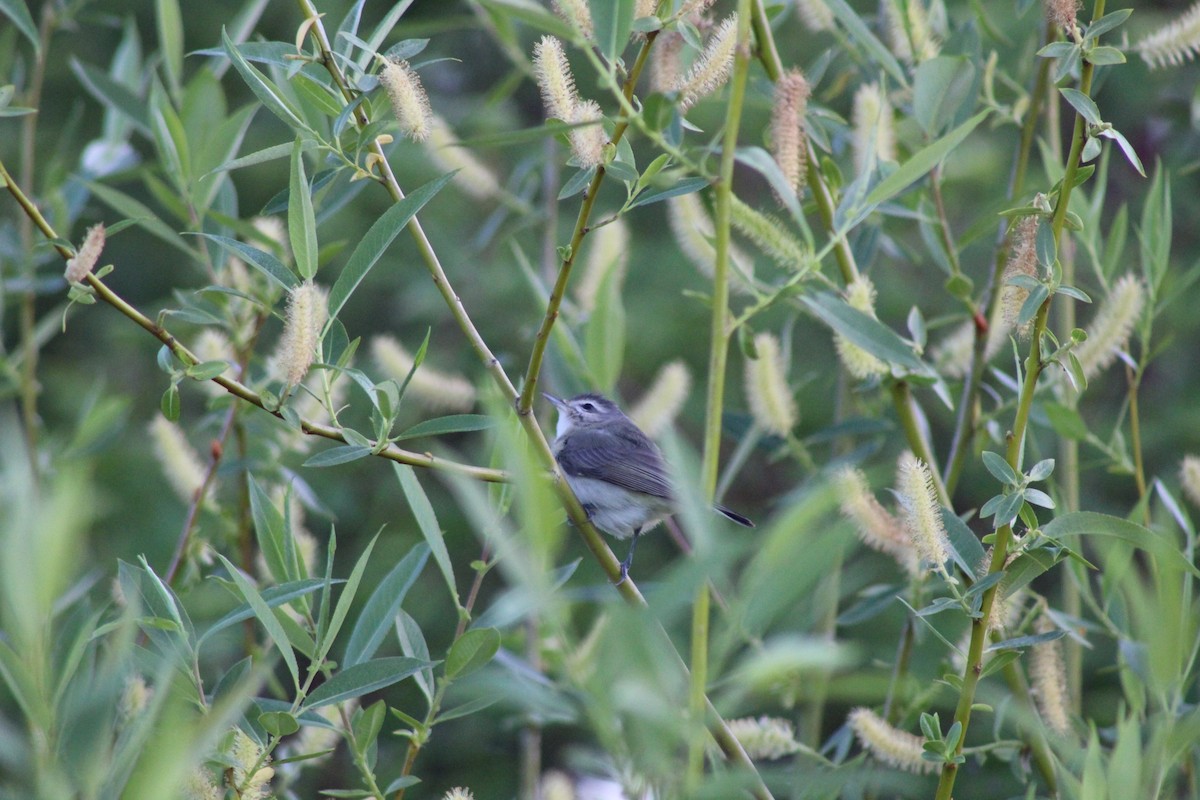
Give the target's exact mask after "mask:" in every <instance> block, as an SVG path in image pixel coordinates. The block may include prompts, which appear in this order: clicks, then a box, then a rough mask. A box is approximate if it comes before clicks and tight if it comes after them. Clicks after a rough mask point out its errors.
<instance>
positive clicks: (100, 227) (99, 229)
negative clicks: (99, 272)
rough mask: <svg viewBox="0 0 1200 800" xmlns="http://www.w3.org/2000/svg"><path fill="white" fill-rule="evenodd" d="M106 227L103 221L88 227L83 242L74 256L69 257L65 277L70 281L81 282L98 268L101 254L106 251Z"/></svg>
mask: <svg viewBox="0 0 1200 800" xmlns="http://www.w3.org/2000/svg"><path fill="white" fill-rule="evenodd" d="M104 239H105V228H104V223H103V222H97V223H96V224H95V225H93V226H92V227H90V228H88V229H87V233H86V234H85V235H84V237H83V244H81V245H80V246H79V250H77V251H76V252H75V257H74V258H69V259H67V269H66V271H65V272H64V273H63V277H64V278H66V279H67V282H68V283H79V282H80V281H82V280H83V279H84V278H86V277H87V276H88V275H91V274H92V270H94V269H95V268H96V263H97V262H98V261H99V260H100V254H101V253H102V252H103V251H104Z"/></svg>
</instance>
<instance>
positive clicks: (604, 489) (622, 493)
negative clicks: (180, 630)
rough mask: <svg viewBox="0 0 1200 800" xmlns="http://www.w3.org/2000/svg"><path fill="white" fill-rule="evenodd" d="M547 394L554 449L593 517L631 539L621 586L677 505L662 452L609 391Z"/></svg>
mask: <svg viewBox="0 0 1200 800" xmlns="http://www.w3.org/2000/svg"><path fill="white" fill-rule="evenodd" d="M542 396H543V397H545V398H546V399H547V400H549V401H550V402H551V403H552V404H553V405H554V407H555V408H556V409H558V424H557V426H556V427H555V432H554V433H555V438H554V442H553V444H552V445H551V450H552V451H553V453H554V458H555V460H557V461H558V466H559V468H560V469H561V470H562V473H563V475H564V477H565V478H566V479H567V484H568V485H570V487H571V490H572V491H573V492H574V493H575V496H576V497H577V498H578V499H579V503H580V505H582V506H583V510H584V511H585V512H587V515H588V520H589V521H590V522H591V523H592V524H593V525H595V526H596V527H597V528H598V529H599V530H601V531H603V532H604V533H606V534H608V535H609V536H613V537H615V538H617V539H621V540H624V539H629V540H630V542H629V554H628V555H627V556H626V557H625V560H624V561H622V562H621V574H620V579H619V580H618V581H617V584H618V585H620V584H621V583H624V581H625V579H626V577H628V575H629V568H630V566H631V565H632V564H633V551H634V548H635V547H637V541H638V537H639V536H641V535H642V534H643V533H645V532H646V531H648V530H650V529H651V528H653V527H654V526H655V525H657V524H658V523H659V522H661V521H662V520H663V519H664V518H666V517H669V516H670V515H671V514H672V513H674V512H675V510H676V509H677V499H676V496H675V491H674V489H673V488H672V486H671V479H670V477H669V476H668V474H667V467H666V463H665V462H664V461H663V456H662V451H660V450H659V449H658V445H656V444H655V443H654V442H653V440H651V439H650V437H649V436H647V435H646V434H645V433H644V432H643V431H642V430H641V428H639V427H638V426H637V425H636V424H635V423H634V421H633V420H631V419H630V418H629V417H627V416H625V413H624V412H623V411H621V409H620V408H619V407H618V406H617V404H616V403H614V402H613V401H612V400H609V399H608V398H607V397H605V396H603V395H600V394H595V393H592V392H588V393H585V394H581V395H577V396H575V397H572V398H571V399H570V400H563V399H561V398H558V397H555V396H554V395H552V394H548V393H546V392H542ZM713 508H714V510H716V511H717V512H719V513H721V514H723V515H724V516H726V517H728V518H729V519H731V520H733V521H734V522H736V523H737V524H739V525H742V526H745V527H747V528H753V527H754V523H753V522H751V521H750V520H749V519H747V518H746V517H744V516H742V515H741V514H738V513H737V512H736V511H732V510H730V509H728V508H725V507H724V506H722V505H714V506H713Z"/></svg>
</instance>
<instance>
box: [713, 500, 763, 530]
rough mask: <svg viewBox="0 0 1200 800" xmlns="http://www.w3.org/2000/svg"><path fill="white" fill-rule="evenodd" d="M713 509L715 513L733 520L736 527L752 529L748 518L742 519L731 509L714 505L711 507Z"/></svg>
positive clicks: (751, 523)
mask: <svg viewBox="0 0 1200 800" xmlns="http://www.w3.org/2000/svg"><path fill="white" fill-rule="evenodd" d="M713 509H714V510H715V511H717V512H718V513H720V514H722V515H724V516H726V517H728V518H729V519H731V520H733V521H734V522H736V523H737V524H738V525H741V526H742V527H745V528H753V527H754V523H753V522H751V521H750V519H749V518H748V517H743V516H742V515H741V514H739V513H737V512H736V511H733V510H732V509H728V508H726V507H725V506H723V505H715V506H713Z"/></svg>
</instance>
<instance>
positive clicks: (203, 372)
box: [184, 361, 229, 381]
mask: <svg viewBox="0 0 1200 800" xmlns="http://www.w3.org/2000/svg"><path fill="white" fill-rule="evenodd" d="M227 369H229V362H228V361H203V362H201V363H199V364H193V365H192V366H190V367H188V368H187V369H186V370H184V371H185V372H186V373H187V376H188V377H189V378H191V379H192V380H196V381H211V380H212V379H213V378H215V377H217V376H218V375H220V374H221V373H222V372H224V371H225V370H227Z"/></svg>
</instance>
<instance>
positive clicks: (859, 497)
mask: <svg viewBox="0 0 1200 800" xmlns="http://www.w3.org/2000/svg"><path fill="white" fill-rule="evenodd" d="M833 485H834V488H835V490H836V491H837V495H838V501H839V504H840V506H841V510H842V515H843V516H845V517H846V519H848V520H850V522H851V523H853V524H854V528H855V530H856V531H857V533H858V537H859V539H861V540H862V542H863V544H865V545H867V546H868V547H870V548H871V549H872V550H877V551H879V552H881V553H886V554H887V555H890V556H891V557H892V558H894V559H896V562H897V563H898V564H899V565H900V566H901V567H903V568H904V571H905V572H907V573H908V574H909V575H910V576H912V577H915V576H917V575H919V574H920V572H921V563H920V559H919V558H918V556H917V552H916V550H915V549H914V548H913V545H912V540H911V539H910V538H909V536H908V535H907V534H906V533H905V529H904V523H902V522H901V521H900V520H898V519H896V517H895V516H893V515H892V514H891V513H890V512H889V511H888V510H887V509H885V508H884V507H883V505H882V504H880V502H879V501H878V500H876V499H875V495H874V494H872V493H871V487H870V485H869V484H868V483H867V478H866V476H865V475H863V473H862V472H860V471H859V470H857V469H854V468H853V467H843V468H842V469H840V470H838V471H837V472H836V473H834V476H833Z"/></svg>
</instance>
